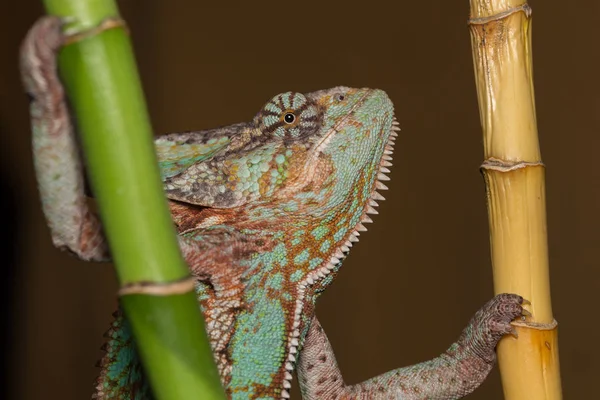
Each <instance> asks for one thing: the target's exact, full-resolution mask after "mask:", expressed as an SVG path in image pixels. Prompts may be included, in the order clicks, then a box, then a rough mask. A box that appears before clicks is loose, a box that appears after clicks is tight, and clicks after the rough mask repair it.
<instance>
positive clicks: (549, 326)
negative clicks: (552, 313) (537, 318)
mask: <svg viewBox="0 0 600 400" xmlns="http://www.w3.org/2000/svg"><path fill="white" fill-rule="evenodd" d="M510 324H511V325H513V326H518V327H520V328H529V329H535V330H538V331H551V330H554V329H556V327H557V326H558V321H557V320H556V319H552V322H549V323H542V322H533V321H522V320H519V321H513V322H511V323H510Z"/></svg>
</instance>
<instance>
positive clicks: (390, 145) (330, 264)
mask: <svg viewBox="0 0 600 400" xmlns="http://www.w3.org/2000/svg"><path fill="white" fill-rule="evenodd" d="M367 95H368V93H367ZM367 95H365V96H364V97H363V98H361V100H360V101H359V103H361V104H362V102H363V101H364V99H365V98H366V96H367ZM399 131H400V127H399V123H398V121H397V120H396V118H395V117H394V119H393V120H392V124H391V126H390V128H389V132H388V135H387V136H388V139H387V142H386V144H385V146H384V148H383V154H382V157H381V159H380V161H379V169H378V171H377V176H376V179H375V181H374V184H373V187H372V188H371V195H370V196H369V199H368V200H367V202H366V204H365V206H364V208H363V212H362V215H361V218H360V222H359V223H358V224H356V226H355V227H354V229H353V230H352V231H351V232H350V233H349V234H348V235H347V236H346V240H345V242H344V244H342V245H341V246H339V247H338V248H337V249H336V250H335V251H334V254H333V256H331V258H330V259H329V260H328V261H327V262H326V263H325V264H324V265H323V266H321V267H320V268H319V269H317V270H315V271H312V272H310V273H309V274H308V275H307V276H306V278H304V280H303V281H302V282H300V284H299V286H298V297H297V301H296V308H295V309H294V321H293V323H292V329H291V331H290V334H289V337H288V341H287V353H286V357H287V358H286V362H285V372H284V377H283V389H282V391H281V398H282V399H289V398H290V392H289V390H290V388H291V387H292V372H293V371H294V364H295V362H296V358H297V354H298V346H299V340H300V339H299V338H300V320H301V316H302V308H303V302H304V296H305V292H306V289H307V287H308V286H312V285H313V284H314V283H315V282H317V281H319V280H320V279H322V278H325V277H326V276H327V275H328V274H330V273H331V272H332V271H333V270H334V269H336V268H338V267H339V266H340V264H341V262H342V260H343V259H344V258H346V256H347V255H348V253H349V252H350V248H351V247H352V245H353V244H354V243H356V242H358V237H359V236H360V232H364V231H366V230H367V228H366V227H365V225H364V224H366V223H372V222H373V220H372V219H371V217H369V214H371V215H374V214H379V213H378V212H377V210H376V209H375V207H378V206H379V204H378V203H377V202H378V201H382V200H385V198H384V197H383V196H382V195H381V194H379V192H378V191H382V190H388V187H387V186H386V185H385V184H384V183H383V182H385V181H389V180H390V178H389V177H388V176H387V174H389V173H390V170H389V167H391V166H392V155H393V153H394V145H395V143H396V138H397V137H398V132H399ZM329 135H330V134H329V133H328V136H329Z"/></svg>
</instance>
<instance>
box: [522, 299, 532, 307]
mask: <svg viewBox="0 0 600 400" xmlns="http://www.w3.org/2000/svg"><path fill="white" fill-rule="evenodd" d="M521 304H522V305H524V306H530V305H531V302H530V301H529V300H527V299H525V298H523V302H522V303H521Z"/></svg>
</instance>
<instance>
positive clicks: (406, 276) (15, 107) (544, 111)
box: [0, 0, 600, 400]
mask: <svg viewBox="0 0 600 400" xmlns="http://www.w3.org/2000/svg"><path fill="white" fill-rule="evenodd" d="M12 3H13V4H11V5H8V7H9V8H8V9H6V8H5V12H7V13H6V14H3V18H2V35H0V57H1V61H2V62H0V101H1V103H0V130H1V131H2V133H1V134H0V146H1V147H0V150H1V157H0V167H1V169H0V179H1V182H2V185H3V191H4V192H3V195H2V204H4V205H5V207H4V209H3V210H2V214H0V215H1V217H0V218H1V220H2V224H1V225H2V227H3V231H4V235H5V237H4V240H3V243H4V246H5V249H4V250H3V254H5V256H4V257H3V262H2V264H3V265H2V273H3V274H4V275H3V279H2V282H3V286H2V293H3V294H4V297H5V298H6V299H12V302H9V300H4V301H3V303H4V304H5V305H6V304H8V310H7V311H6V312H7V314H6V315H5V316H4V317H3V321H4V322H5V327H4V328H2V331H3V335H5V336H6V340H4V341H3V342H4V343H5V345H6V346H7V350H10V352H7V351H4V354H6V355H8V356H9V357H7V358H6V362H7V363H8V366H9V372H10V374H9V375H7V376H6V377H5V379H7V381H8V383H10V384H9V385H2V387H3V388H7V389H10V390H11V393H12V395H11V398H14V399H36V400H37V399H41V398H44V399H83V398H89V396H90V393H91V383H92V381H93V378H94V376H95V374H96V373H97V372H98V371H97V369H96V368H95V367H94V364H95V362H96V360H97V359H98V358H99V357H100V354H101V353H100V351H99V350H98V348H99V346H100V345H101V343H102V333H103V332H104V331H105V329H106V328H107V326H108V323H109V320H110V318H111V317H110V314H111V312H112V310H113V308H114V307H115V289H116V282H115V279H114V276H113V272H112V269H111V268H110V266H108V265H102V264H96V265H88V264H84V263H82V262H79V261H77V260H75V259H73V258H71V257H68V256H66V255H65V254H60V253H59V252H58V251H55V250H54V249H53V248H52V245H51V243H50V240H49V235H48V231H47V229H46V227H45V224H44V222H43V219H42V215H41V212H40V207H39V201H38V199H37V194H36V191H35V185H34V177H33V171H32V161H31V154H30V149H29V138H30V135H29V133H28V129H29V127H28V122H27V101H26V99H25V96H24V95H22V93H21V89H20V84H19V78H18V73H17V47H18V43H19V41H20V40H21V38H22V37H23V35H24V34H25V31H26V29H27V28H28V26H29V25H30V24H31V23H32V22H33V21H34V20H35V18H36V17H37V16H39V15H40V14H41V12H42V10H41V7H40V6H39V4H38V2H37V1H27V2H18V5H17V2H12ZM227 3H233V2H227ZM240 3H241V2H240ZM253 3H254V5H251V4H249V2H246V3H244V4H243V5H241V4H240V5H235V6H234V5H231V4H228V5H224V4H225V2H220V3H219V2H208V1H205V2H201V1H183V0H180V1H169V2H165V1H158V0H154V1H150V0H129V1H121V2H120V5H121V10H122V12H123V14H124V16H125V17H126V19H127V20H128V21H129V23H130V26H131V30H132V38H133V42H134V44H135V48H136V53H137V57H138V61H139V66H140V70H141V75H142V78H143V82H144V87H145V90H146V93H147V96H148V103H149V108H150V113H151V115H152V119H153V124H154V128H155V131H156V132H158V133H161V132H168V131H177V130H186V129H201V128H210V127H215V126H219V125H224V124H230V123H234V122H238V121H242V120H248V119H249V118H251V117H252V116H253V115H254V113H255V112H256V111H257V110H258V109H259V107H260V106H261V105H262V104H263V102H264V101H266V100H267V99H269V98H270V97H271V96H272V95H274V94H276V93H279V92H282V91H286V90H296V91H302V92H306V91H312V90H316V89H322V88H328V87H332V86H336V85H340V84H343V85H348V86H358V87H361V86H368V87H377V88H381V89H384V90H386V91H387V92H388V93H389V95H390V97H391V98H392V100H393V101H394V103H395V105H396V108H397V115H398V118H399V120H400V122H401V126H402V129H403V131H402V134H401V137H400V138H399V140H398V145H397V146H396V148H397V150H396V153H395V154H396V155H395V165H394V168H393V171H392V178H393V179H392V182H391V191H389V192H387V193H386V194H385V195H386V197H387V198H388V201H386V202H384V203H383V204H382V207H381V209H380V212H381V214H382V215H380V216H377V217H376V220H375V222H376V223H375V224H374V225H372V226H371V228H370V232H368V233H366V234H364V235H363V236H362V239H361V242H360V244H359V245H358V246H357V247H355V250H354V251H353V252H352V255H351V257H350V258H349V260H348V261H347V262H346V263H345V267H344V269H343V272H342V273H341V275H340V277H339V279H338V280H337V282H336V283H335V285H333V287H332V288H331V289H330V290H328V292H327V293H326V294H325V295H324V296H323V298H322V301H321V302H320V304H319V307H318V314H319V316H320V319H321V321H322V323H323V325H324V326H325V328H326V330H327V332H328V334H329V337H330V339H331V341H332V342H333V346H334V348H335V350H336V353H337V356H338V360H339V363H340V365H341V368H342V370H343V372H344V374H345V377H346V380H347V381H348V382H352V383H354V382H358V381H360V380H363V379H366V378H368V377H371V376H373V375H375V374H378V373H381V372H384V371H386V370H388V369H391V368H394V367H398V366H402V365H408V364H411V363H415V362H418V361H421V360H425V359H428V358H431V357H433V356H436V355H437V354H439V353H440V352H441V351H443V350H444V349H445V348H446V346H447V345H448V344H450V343H451V342H452V341H453V340H454V339H455V338H456V337H457V335H458V334H459V332H460V330H461V329H462V327H463V326H464V325H465V324H466V323H467V321H468V319H469V317H470V316H471V314H472V313H473V312H474V311H475V310H476V309H477V308H478V307H479V306H480V305H481V304H482V303H483V302H485V301H486V300H487V299H489V298H490V297H491V296H492V281H491V268H490V262H489V244H488V237H487V215H486V210H485V204H484V187H483V182H482V179H481V176H480V174H479V171H478V166H479V164H480V162H481V161H482V146H481V133H480V126H479V117H478V110H477V103H476V95H475V87H474V82H473V70H472V61H471V52H470V41H469V35H468V30H467V28H466V19H467V14H468V1H467V0H463V1H453V2H450V1H447V0H437V1H427V2H414V1H413V2H408V1H402V2H394V3H392V2H387V4H384V3H380V2H374V1H370V2H365V1H345V2H336V3H337V4H334V2H326V1H323V0H320V1H303V2H281V1H279V2H278V1H262V2H253ZM531 5H532V6H533V9H534V20H535V24H534V25H535V29H534V49H535V54H534V55H535V86H536V94H537V109H538V118H539V129H540V134H541V145H542V152H543V156H544V161H545V162H546V163H547V165H548V170H547V171H548V173H547V183H548V189H547V190H548V195H547V198H548V223H549V240H550V261H551V267H552V276H551V278H552V295H553V302H554V311H555V314H556V317H557V318H558V320H559V322H560V328H561V329H560V346H561V347H560V356H561V364H562V375H563V388H564V393H565V398H566V399H586V398H593V397H595V396H597V391H598V387H597V379H598V376H599V374H600V363H598V359H600V350H599V348H598V346H597V345H596V343H595V341H596V339H597V331H598V328H599V325H598V319H597V314H596V312H595V311H596V310H597V307H598V292H599V291H600V283H599V275H600V272H599V268H598V261H597V260H599V259H600V250H599V248H600V247H599V246H598V244H599V241H600V185H599V184H598V183H599V180H600V168H599V167H598V166H597V163H596V162H595V157H596V154H597V152H598V149H600V113H599V112H598V108H599V106H600V96H599V95H598V91H599V89H600V87H599V83H600V82H599V78H598V71H600V63H599V56H598V44H597V39H598V31H597V26H598V24H600V3H599V2H598V1H597V0H582V1H578V2H573V3H568V4H567V3H565V2H564V1H550V0H546V1H539V0H538V1H535V0H532V1H531ZM11 7H12V9H11ZM107 161H108V160H107ZM11 201H12V203H11ZM13 256H14V258H11V257H13ZM501 397H502V395H501V387H500V383H499V379H498V374H497V371H494V372H493V374H492V376H491V378H490V379H489V380H488V381H486V383H485V384H484V385H483V387H482V388H481V389H480V390H478V391H477V392H476V393H475V394H473V395H472V396H470V398H471V399H500V398H501ZM296 398H298V397H296Z"/></svg>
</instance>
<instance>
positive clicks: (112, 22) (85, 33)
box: [63, 17, 129, 46]
mask: <svg viewBox="0 0 600 400" xmlns="http://www.w3.org/2000/svg"><path fill="white" fill-rule="evenodd" d="M63 20H64V22H65V23H69V22H72V21H71V19H70V18H68V17H66V18H64V19H63ZM115 28H123V29H124V30H125V32H126V33H127V34H128V33H129V29H128V28H127V23H126V22H125V20H124V19H122V18H121V17H108V18H105V19H104V20H102V22H100V23H99V24H98V25H97V26H95V27H93V28H90V29H84V30H81V31H78V32H73V31H69V30H67V32H65V34H66V35H65V41H64V45H65V46H66V45H69V44H73V43H77V42H80V41H82V40H84V39H88V38H90V37H92V36H96V35H99V34H101V33H102V32H105V31H108V30H110V29H115Z"/></svg>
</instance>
